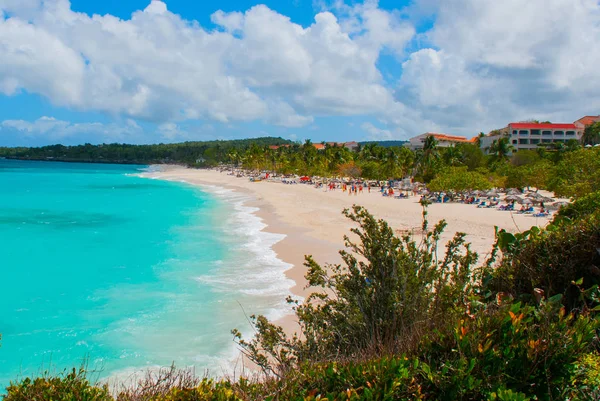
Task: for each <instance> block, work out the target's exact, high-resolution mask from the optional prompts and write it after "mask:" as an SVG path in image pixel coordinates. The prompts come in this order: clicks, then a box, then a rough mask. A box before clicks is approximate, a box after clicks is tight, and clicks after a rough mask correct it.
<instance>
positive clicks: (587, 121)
mask: <svg viewBox="0 0 600 401" xmlns="http://www.w3.org/2000/svg"><path fill="white" fill-rule="evenodd" d="M597 122H600V116H585V117H581V118H580V119H579V120H577V121H575V122H574V124H575V125H576V126H577V127H578V128H581V129H584V130H585V129H586V128H587V127H589V126H590V125H592V124H594V123H597Z"/></svg>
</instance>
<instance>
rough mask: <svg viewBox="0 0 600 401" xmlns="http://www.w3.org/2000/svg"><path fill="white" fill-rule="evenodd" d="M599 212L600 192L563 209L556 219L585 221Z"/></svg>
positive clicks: (582, 198) (584, 197)
mask: <svg viewBox="0 0 600 401" xmlns="http://www.w3.org/2000/svg"><path fill="white" fill-rule="evenodd" d="M598 211H600V191H597V192H593V193H591V194H589V195H586V196H583V197H581V198H579V199H577V200H576V201H575V202H573V203H571V204H569V205H566V206H564V207H562V208H561V209H560V210H559V211H558V213H557V214H556V217H555V219H559V218H569V219H583V218H585V217H587V216H589V215H591V214H594V213H595V212H598Z"/></svg>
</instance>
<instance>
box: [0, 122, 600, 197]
mask: <svg viewBox="0 0 600 401" xmlns="http://www.w3.org/2000/svg"><path fill="white" fill-rule="evenodd" d="M598 127H600V124H598ZM596 128H597V127H596V125H594V126H592V127H591V128H590V129H588V130H587V131H586V132H587V135H586V136H585V137H584V140H585V141H588V142H590V143H592V142H594V141H595V140H596V139H595V138H596V136H595V135H596V131H594V130H595V129H596ZM599 129H600V128H599ZM478 139H479V138H478ZM585 141H584V143H585ZM314 145H315V144H313V143H312V142H311V141H306V142H304V143H294V142H291V141H288V140H284V139H282V138H258V139H244V140H233V141H212V142H186V143H181V144H158V145H125V144H106V145H89V144H86V145H81V146H62V145H53V146H46V147H41V148H0V157H1V156H4V157H12V158H19V159H34V160H64V161H84V162H116V163H141V164H151V163H178V164H185V165H188V166H193V167H210V166H217V165H229V166H234V167H239V168H245V169H248V170H253V171H256V172H260V171H272V172H277V173H280V174H298V175H311V176H323V177H351V178H357V179H358V178H362V179H367V180H390V179H403V178H409V177H410V178H414V179H415V180H417V181H420V182H425V183H427V184H430V186H431V188H432V189H433V190H446V191H464V190H475V189H481V190H483V189H489V188H492V187H505V188H515V187H516V188H523V187H536V188H543V189H549V190H552V191H555V192H556V193H557V194H558V195H560V196H567V197H572V196H582V195H585V194H587V193H590V192H593V191H595V190H598V189H600V156H599V155H600V149H599V148H598V147H592V148H589V147H588V148H585V147H583V146H582V145H581V144H580V143H579V142H577V141H570V142H568V143H564V144H563V143H556V144H552V145H551V146H549V147H539V148H538V149H535V150H520V151H518V152H514V149H513V147H512V145H511V144H510V142H509V140H508V138H506V137H504V138H500V139H498V140H496V141H494V142H493V143H492V145H491V146H490V147H489V149H486V150H487V152H484V150H482V149H481V148H480V146H479V143H478V141H477V142H475V143H464V144H458V145H456V146H452V147H439V146H438V143H437V141H436V140H435V138H434V137H431V136H430V137H428V138H427V139H426V140H425V143H424V146H423V148H422V149H417V150H416V151H413V150H410V149H409V148H407V147H404V146H380V145H379V144H377V143H363V144H361V145H360V146H359V148H358V149H356V150H350V149H348V148H346V147H344V146H336V145H328V144H323V146H322V149H317V148H316V147H315V146H314Z"/></svg>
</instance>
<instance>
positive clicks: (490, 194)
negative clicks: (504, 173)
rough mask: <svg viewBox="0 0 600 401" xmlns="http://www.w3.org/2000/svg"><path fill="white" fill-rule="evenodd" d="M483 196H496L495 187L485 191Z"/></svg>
mask: <svg viewBox="0 0 600 401" xmlns="http://www.w3.org/2000/svg"><path fill="white" fill-rule="evenodd" d="M485 196H487V197H488V198H495V197H497V196H498V191H496V190H495V189H491V190H489V191H487V192H486V194H485Z"/></svg>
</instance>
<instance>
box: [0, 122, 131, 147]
mask: <svg viewBox="0 0 600 401" xmlns="http://www.w3.org/2000/svg"><path fill="white" fill-rule="evenodd" d="M142 132H143V131H142V129H141V128H140V127H139V126H138V125H137V124H136V123H135V122H134V121H131V120H130V121H127V122H126V124H125V125H120V124H117V123H110V124H103V123H98V122H93V123H71V122H68V121H63V120H57V119H56V118H54V117H46V116H44V117H41V118H39V119H37V120H35V121H25V120H4V121H1V122H0V138H6V137H8V136H12V137H16V138H22V137H26V138H36V139H42V140H43V141H44V142H45V143H49V142H52V141H65V140H72V139H75V140H77V139H78V138H84V140H88V139H90V138H94V139H95V142H117V141H119V142H121V141H130V142H131V141H132V139H133V138H135V139H139V136H140V135H141V134H142Z"/></svg>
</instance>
